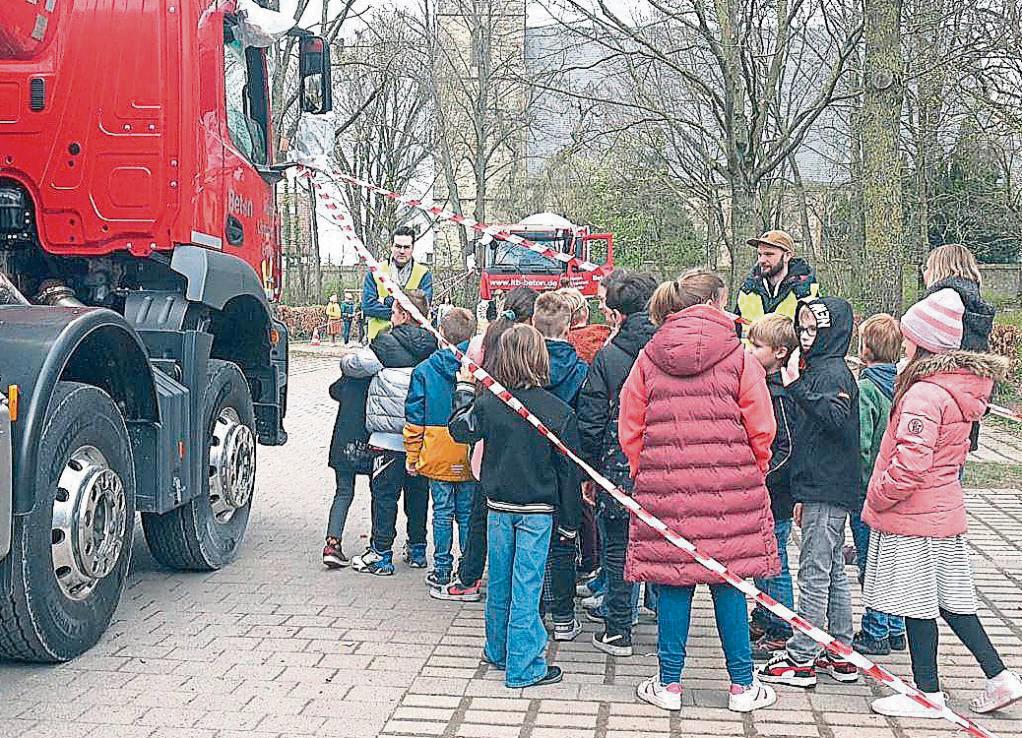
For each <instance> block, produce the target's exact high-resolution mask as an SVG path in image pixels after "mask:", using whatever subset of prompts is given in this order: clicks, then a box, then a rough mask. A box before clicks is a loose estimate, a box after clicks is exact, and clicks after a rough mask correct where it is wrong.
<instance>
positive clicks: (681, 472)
mask: <svg viewBox="0 0 1022 738" xmlns="http://www.w3.org/2000/svg"><path fill="white" fill-rule="evenodd" d="M726 303H727V288H726V287H725V286H724V282H723V280H721V278H720V277H718V276H717V275H716V274H713V273H712V272H706V271H702V270H692V271H689V272H686V273H685V274H682V275H681V277H679V278H678V279H677V280H676V281H674V282H667V283H665V284H662V285H660V286H659V287H658V288H657V290H656V292H654V293H653V298H652V299H651V300H650V307H649V317H650V320H651V321H652V322H653V324H654V325H657V326H659V328H658V330H657V332H656V333H655V334H654V336H653V338H652V339H650V341H649V343H647V344H646V346H645V347H644V348H643V349H642V351H641V352H640V353H639V356H638V358H637V359H636V361H635V365H634V366H633V367H632V371H631V373H630V374H629V375H628V379H627V380H625V384H624V386H623V387H622V389H621V410H620V416H619V419H618V430H619V436H620V442H621V449H622V450H623V451H624V453H625V456H627V457H628V463H629V466H630V467H631V470H632V476H633V477H634V479H635V485H634V492H633V496H634V498H635V500H636V502H638V503H639V504H640V505H642V506H643V507H644V508H646V509H647V510H649V512H651V513H652V514H653V515H655V516H657V517H658V518H660V520H662V521H664V522H665V523H666V524H667V525H668V526H670V527H671V528H672V529H673V530H675V531H677V532H678V533H680V534H681V535H683V536H685V537H686V538H688V539H689V540H690V541H692V542H693V543H695V545H696V546H698V547H699V549H700V550H702V551H703V552H705V553H706V554H708V555H710V556H712V557H714V558H715V559H717V560H718V561H720V562H721V563H723V564H724V565H725V566H727V567H728V569H730V570H731V571H732V572H733V573H734V574H736V575H737V576H739V577H767V576H772V575H774V574H777V573H778V572H779V571H780V561H779V559H778V553H777V538H776V537H775V536H774V519H773V515H772V514H771V512H770V496H769V494H768V493H767V488H766V483H765V481H764V477H765V474H766V472H767V469H768V467H769V464H770V444H771V442H772V441H773V439H774V433H775V432H776V424H775V422H774V414H773V408H772V406H771V402H770V392H769V390H768V389H767V384H766V372H765V371H764V370H763V367H762V366H761V365H760V363H759V362H758V361H756V359H755V358H754V357H752V356H750V355H748V354H746V352H745V351H744V350H743V348H742V344H741V342H740V341H739V340H738V337H737V335H736V333H735V325H734V320H733V319H732V318H731V317H730V316H728V315H727V314H726V313H725V312H724V309H723V306H724V305H725V304H726ZM625 578H626V579H627V580H629V581H633V582H637V581H644V582H653V583H655V584H658V585H661V586H660V587H659V593H660V595H659V601H658V605H657V622H658V627H659V630H658V639H657V640H658V642H657V650H658V654H659V662H660V670H659V674H657V675H655V676H652V677H650V678H649V679H647V680H646V681H644V682H642V683H641V684H639V687H638V690H637V692H638V696H639V698H640V699H642V700H644V701H646V702H649V703H650V704H652V705H656V706H657V707H661V708H663V709H665V710H680V709H681V684H680V682H681V672H682V669H683V668H684V665H685V646H686V643H687V640H688V630H689V623H690V617H691V610H692V596H693V593H694V592H695V585H697V584H709V585H710V592H711V594H712V595H713V608H714V614H715V617H716V620H717V630H718V633H719V634H720V639H721V645H722V646H723V647H724V656H725V660H726V662H727V670H728V675H729V676H730V678H731V690H730V695H729V700H728V707H729V708H730V709H731V710H734V711H736V712H751V711H752V710H756V709H759V708H761V707H767V706H769V705H771V704H773V703H774V702H775V701H776V699H777V696H776V695H775V694H774V691H773V689H771V688H770V687H768V686H766V685H764V684H760V683H759V681H758V680H757V679H755V678H754V676H753V673H752V646H751V644H750V643H749V618H748V610H747V608H746V604H745V598H744V597H743V596H742V593H741V592H739V591H738V590H737V589H735V588H734V587H732V586H731V585H729V584H725V583H723V582H721V581H720V579H719V578H718V577H717V576H716V575H715V574H714V573H713V572H711V571H709V570H707V569H705V568H703V567H702V566H701V565H700V564H698V563H697V562H696V561H694V560H693V559H692V557H691V556H689V555H688V554H687V553H685V552H683V551H681V550H679V549H677V548H676V547H674V546H673V545H672V544H671V543H670V542H669V541H667V540H666V539H665V538H663V537H662V536H661V535H660V534H659V533H658V532H657V531H655V530H653V529H652V528H650V527H649V526H648V525H646V524H645V523H642V522H640V521H638V520H637V519H636V518H632V521H631V527H630V529H629V540H628V552H627V557H626V562H625Z"/></svg>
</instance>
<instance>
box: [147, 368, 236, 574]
mask: <svg viewBox="0 0 1022 738" xmlns="http://www.w3.org/2000/svg"><path fill="white" fill-rule="evenodd" d="M202 427H203V428H205V434H206V441H205V443H203V444H202V445H203V452H202V465H203V468H204V469H206V470H208V472H207V473H206V474H203V475H202V480H203V482H202V492H201V493H200V494H199V495H198V496H196V497H194V498H192V499H191V500H190V501H189V502H187V503H185V504H184V505H183V506H182V507H179V508H177V509H176V510H171V511H170V512H168V513H165V514H163V515H158V514H156V513H143V514H142V529H143V530H144V531H145V537H146V541H147V542H148V543H149V550H150V551H151V552H152V554H153V556H154V557H155V558H156V560H157V561H159V562H160V563H161V564H163V565H164V566H168V567H171V568H173V569H190V570H193V571H213V570H215V569H219V568H221V567H223V566H226V565H227V564H229V563H231V561H233V560H234V557H235V556H236V555H237V553H238V549H239V548H240V547H241V541H242V539H243V538H244V536H245V528H246V526H247V525H248V516H249V512H250V511H251V509H252V492H253V490H254V487H255V471H256V452H255V449H256V436H255V411H254V410H253V408H252V394H251V392H250V390H249V387H248V382H246V381H245V375H243V374H242V373H241V370H240V369H239V368H238V367H237V365H236V364H233V363H231V362H229V361H220V360H217V359H211V360H210V362H209V372H208V374H207V380H206V388H205V390H204V391H203V394H202Z"/></svg>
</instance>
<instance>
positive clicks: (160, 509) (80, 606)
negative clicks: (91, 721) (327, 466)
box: [0, 0, 331, 661]
mask: <svg viewBox="0 0 1022 738" xmlns="http://www.w3.org/2000/svg"><path fill="white" fill-rule="evenodd" d="M292 25H293V23H292V22H291V21H290V19H287V18H285V17H283V16H281V15H280V14H275V13H272V12H271V11H269V10H268V9H266V8H265V7H263V6H262V5H260V4H258V3H256V2H255V1H254V0H92V1H91V2H87V3H85V2H73V0H45V2H44V1H43V0H11V1H10V2H6V3H4V4H3V5H0V388H4V392H3V394H4V398H3V399H0V405H3V406H4V407H5V408H6V410H5V413H4V412H0V587H3V588H6V590H7V591H4V592H0V656H8V657H13V658H20V659H26V660H42V661H61V660H66V659H68V658H73V657H74V656H76V655H77V654H79V653H81V652H82V651H84V650H86V649H87V648H88V647H90V646H91V645H92V644H93V643H95V641H96V640H98V638H99V637H100V636H101V635H102V632H103V631H104V629H105V628H106V625H107V623H108V622H109V619H110V617H111V616H112V614H113V610H114V608H115V607H116V603H117V600H118V598H119V596H120V592H121V589H122V587H123V583H124V578H125V576H126V572H127V564H128V554H127V552H128V551H130V548H131V536H132V534H133V531H134V524H133V522H132V521H133V515H134V513H135V512H136V511H138V512H140V513H142V523H143V530H144V532H145V535H146V539H147V542H148V543H149V546H150V549H151V550H152V552H153V554H154V555H155V557H156V558H157V559H159V560H160V561H161V562H162V563H164V564H165V565H168V566H171V567H175V568H182V569H198V570H210V569H217V568H219V567H221V566H224V565H226V564H228V563H229V562H230V561H231V560H232V559H233V558H234V557H235V556H236V555H237V552H238V550H239V548H240V545H241V541H242V539H243V537H244V531H245V528H246V526H247V521H248V515H249V511H250V509H251V504H252V498H253V491H254V485H255V469H256V463H255V461H256V451H255V447H256V443H257V442H258V443H262V444H270V445H276V444H281V443H283V442H285V440H286V439H287V434H286V432H285V431H284V424H283V423H284V417H285V414H286V409H287V332H286V330H285V329H284V326H283V324H282V323H280V322H278V321H277V320H276V319H275V318H274V312H273V304H272V303H273V301H274V300H275V299H276V298H277V297H278V296H279V294H280V289H281V246H280V237H279V230H280V228H279V223H278V218H277V211H276V207H275V201H274V185H275V184H276V182H277V181H278V180H279V179H280V178H281V175H282V171H283V167H282V166H280V165H277V164H275V163H274V162H275V155H274V151H273V140H274V135H273V125H272V121H273V114H272V110H271V95H270V89H271V85H270V71H269V66H268V63H267V48H268V46H269V45H270V44H272V43H274V42H275V40H277V39H278V38H280V37H282V36H283V35H284V34H290V35H292V36H296V37H297V38H296V39H293V40H294V41H295V47H296V48H297V50H298V52H299V65H298V66H299V75H298V80H297V83H298V85H299V88H298V90H296V92H297V93H298V94H297V97H298V98H299V100H300V106H301V109H302V111H303V113H304V114H319V113H325V112H327V111H328V110H329V108H330V104H331V90H330V55H329V48H328V46H327V44H326V43H325V41H324V40H323V39H321V38H317V37H315V36H312V35H311V34H309V33H307V32H303V31H298V30H295V29H291V28H290V26H292ZM291 94H292V93H291V92H290V91H285V98H286V97H290V96H291ZM6 417H9V418H10V420H9V421H5V418H6ZM5 422H9V429H8V427H7V425H6V424H5ZM5 430H6V433H5ZM8 445H9V447H10V452H9V453H6V451H5V450H6V449H7V447H8ZM33 593H34V594H33Z"/></svg>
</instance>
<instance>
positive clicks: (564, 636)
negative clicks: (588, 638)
mask: <svg viewBox="0 0 1022 738" xmlns="http://www.w3.org/2000/svg"><path fill="white" fill-rule="evenodd" d="M581 632H582V623H580V622H578V618H572V619H571V622H569V623H558V622H556V621H555V622H554V640H555V641H573V640H575V638H577V637H578V634H579V633H581Z"/></svg>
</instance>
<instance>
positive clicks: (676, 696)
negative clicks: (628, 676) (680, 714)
mask: <svg viewBox="0 0 1022 738" xmlns="http://www.w3.org/2000/svg"><path fill="white" fill-rule="evenodd" d="M635 696H636V697H638V698H639V699H640V700H642V701H643V702H648V703H649V704H651V705H653V706H655V707H659V708H660V709H661V710H680V709H681V685H680V684H678V683H677V682H674V683H673V684H667V685H664V684H661V683H660V677H659V676H651V677H650V678H649V679H645V680H643V681H641V682H639V686H638V687H636V688H635Z"/></svg>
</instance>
